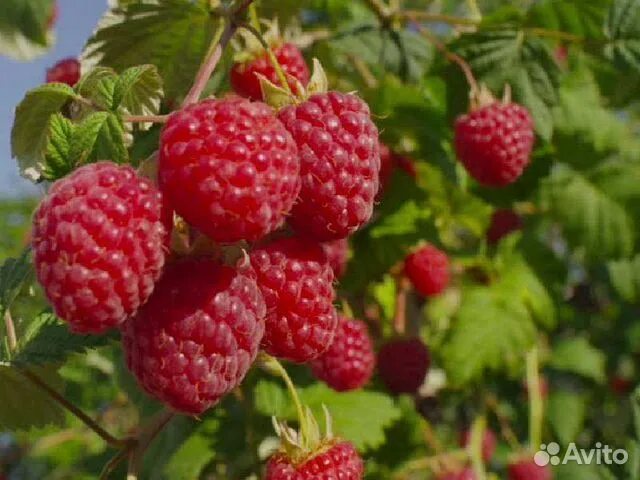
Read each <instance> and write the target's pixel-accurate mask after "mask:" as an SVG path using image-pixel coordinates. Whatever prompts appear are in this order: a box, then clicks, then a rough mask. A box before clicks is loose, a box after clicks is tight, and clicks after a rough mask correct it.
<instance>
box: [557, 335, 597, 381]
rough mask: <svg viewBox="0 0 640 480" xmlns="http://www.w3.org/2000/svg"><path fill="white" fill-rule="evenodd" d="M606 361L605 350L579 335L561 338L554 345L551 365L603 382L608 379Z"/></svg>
mask: <svg viewBox="0 0 640 480" xmlns="http://www.w3.org/2000/svg"><path fill="white" fill-rule="evenodd" d="M605 363H606V357H605V354H604V353H603V352H601V351H600V350H598V349H597V348H595V347H594V346H593V345H591V344H590V343H589V341H588V340H587V339H586V338H583V337H577V338H568V339H565V340H561V341H560V342H558V343H557V344H556V345H555V346H554V348H553V355H552V357H551V360H550V362H549V366H550V367H553V368H555V369H557V370H562V371H565V372H571V373H575V374H577V375H581V376H583V377H586V378H589V379H591V380H594V381H595V382H598V383H603V382H604V381H605V379H606V372H605Z"/></svg>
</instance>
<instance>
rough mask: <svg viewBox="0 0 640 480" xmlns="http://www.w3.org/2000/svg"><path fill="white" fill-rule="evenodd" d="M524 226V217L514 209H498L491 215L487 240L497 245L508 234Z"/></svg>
mask: <svg viewBox="0 0 640 480" xmlns="http://www.w3.org/2000/svg"><path fill="white" fill-rule="evenodd" d="M522 226H523V224H522V217H520V215H518V214H517V213H516V212H514V211H513V210H508V209H500V210H496V211H495V212H493V215H491V223H490V224H489V229H488V230H487V242H489V244H491V245H495V244H497V243H498V242H499V241H500V240H502V239H503V238H504V237H506V236H507V235H509V234H511V233H513V232H517V231H518V230H521V229H522Z"/></svg>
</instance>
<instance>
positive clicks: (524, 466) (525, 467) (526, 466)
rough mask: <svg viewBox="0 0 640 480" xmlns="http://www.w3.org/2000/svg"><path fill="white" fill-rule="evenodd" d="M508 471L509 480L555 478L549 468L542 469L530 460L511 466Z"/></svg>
mask: <svg viewBox="0 0 640 480" xmlns="http://www.w3.org/2000/svg"><path fill="white" fill-rule="evenodd" d="M507 471H508V475H509V480H551V479H552V478H553V475H552V474H551V469H550V468H549V467H548V466H544V467H541V466H539V465H536V464H535V463H534V462H533V461H531V460H529V459H524V460H519V461H518V462H516V463H512V464H510V465H509V466H508V467H507Z"/></svg>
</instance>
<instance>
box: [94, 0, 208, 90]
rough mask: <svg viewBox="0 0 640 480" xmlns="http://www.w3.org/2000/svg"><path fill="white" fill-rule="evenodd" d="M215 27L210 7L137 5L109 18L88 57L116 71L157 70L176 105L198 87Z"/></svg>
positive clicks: (175, 2)
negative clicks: (145, 67) (144, 67)
mask: <svg viewBox="0 0 640 480" xmlns="http://www.w3.org/2000/svg"><path fill="white" fill-rule="evenodd" d="M214 23H215V22H212V19H211V14H210V13H209V9H208V7H207V5H206V2H202V1H198V2H192V1H189V0H159V1H157V2H151V1H149V0H145V1H141V2H135V3H133V2H132V3H128V4H127V5H126V6H124V7H123V8H122V9H121V10H111V11H110V12H109V13H107V15H106V16H105V17H104V18H103V19H102V20H101V22H100V24H99V26H98V30H97V31H96V33H95V34H94V35H93V36H92V37H91V38H90V39H89V42H88V44H87V46H86V49H85V52H84V55H85V56H86V57H88V58H91V59H96V60H98V61H99V63H100V65H102V66H106V67H112V68H114V69H115V70H116V71H122V70H124V69H126V68H129V67H134V66H136V65H141V64H152V65H155V66H156V67H157V68H158V71H159V72H160V75H161V77H162V79H163V80H164V85H165V90H166V94H167V96H168V97H169V98H172V99H175V98H176V97H178V96H181V95H183V94H184V93H185V92H186V90H188V88H189V86H190V85H191V83H192V82H193V79H194V77H195V74H196V72H197V70H198V67H199V65H200V63H201V61H202V59H203V58H204V55H205V53H206V51H207V48H208V46H209V43H210V42H211V39H212V37H213V25H214Z"/></svg>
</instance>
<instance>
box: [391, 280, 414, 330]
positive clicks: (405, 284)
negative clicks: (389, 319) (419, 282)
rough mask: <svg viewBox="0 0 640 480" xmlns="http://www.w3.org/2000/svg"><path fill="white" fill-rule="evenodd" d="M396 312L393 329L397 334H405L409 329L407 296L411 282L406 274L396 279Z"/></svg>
mask: <svg viewBox="0 0 640 480" xmlns="http://www.w3.org/2000/svg"><path fill="white" fill-rule="evenodd" d="M396 288H397V292H396V312H395V315H394V317H393V329H394V331H395V333H396V334H397V335H404V334H405V332H406V331H407V296H408V295H409V289H410V288H411V282H409V279H408V278H406V277H405V276H404V275H402V276H400V277H398V278H397V279H396Z"/></svg>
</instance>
